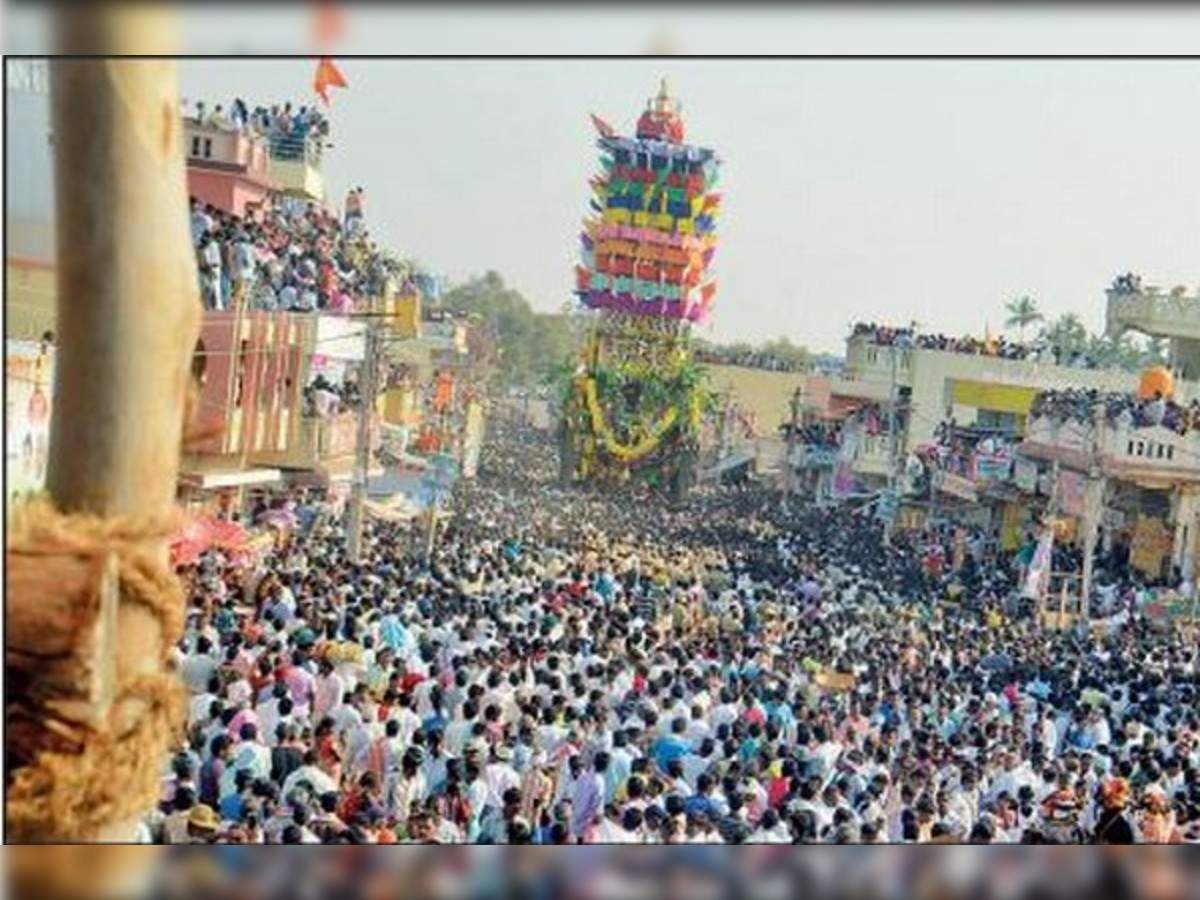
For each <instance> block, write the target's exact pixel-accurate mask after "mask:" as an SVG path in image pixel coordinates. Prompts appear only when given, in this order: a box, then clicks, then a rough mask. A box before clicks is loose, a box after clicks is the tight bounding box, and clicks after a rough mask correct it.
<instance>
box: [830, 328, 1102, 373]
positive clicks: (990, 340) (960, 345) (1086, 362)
mask: <svg viewBox="0 0 1200 900" xmlns="http://www.w3.org/2000/svg"><path fill="white" fill-rule="evenodd" d="M851 334H852V336H854V337H866V338H867V339H868V340H870V341H871V343H873V344H876V345H878V346H881V347H892V346H895V347H903V348H910V349H913V348H915V349H918V350H940V351H942V352H944V353H966V354H970V355H972V356H994V357H997V358H999V359H1027V360H1032V361H1035V362H1043V363H1053V364H1054V365H1063V366H1069V367H1072V368H1084V369H1095V368H1103V365H1104V364H1103V362H1102V361H1101V360H1099V359H1097V358H1096V357H1095V356H1093V355H1092V354H1089V353H1087V352H1086V351H1083V350H1069V349H1066V348H1064V347H1061V346H1059V345H1058V344H1055V343H1052V342H1050V341H1047V340H1045V339H1039V340H1037V341H1033V342H1024V343H1022V342H1020V341H1013V340H1009V339H1008V338H1006V337H1004V335H995V336H991V337H977V336H975V335H971V334H967V335H958V336H952V335H948V334H941V333H932V332H921V331H917V330H916V329H914V328H911V327H894V326H889V325H876V324H875V323H873V322H857V323H855V325H854V327H853V329H852V331H851Z"/></svg>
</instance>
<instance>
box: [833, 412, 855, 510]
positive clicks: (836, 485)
mask: <svg viewBox="0 0 1200 900" xmlns="http://www.w3.org/2000/svg"><path fill="white" fill-rule="evenodd" d="M857 451H858V427H857V426H851V427H849V428H846V429H845V430H843V431H842V443H841V445H840V446H839V447H838V455H837V462H836V463H835V464H834V468H833V490H832V494H833V496H834V497H835V498H837V499H841V498H843V497H848V496H849V495H850V494H853V493H854V489H855V487H856V485H857V482H856V479H855V477H854V454H855V453H856V452H857Z"/></svg>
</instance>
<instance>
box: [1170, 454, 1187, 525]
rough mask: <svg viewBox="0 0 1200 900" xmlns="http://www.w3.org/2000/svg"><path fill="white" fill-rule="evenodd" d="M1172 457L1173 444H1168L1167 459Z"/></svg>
mask: <svg viewBox="0 0 1200 900" xmlns="http://www.w3.org/2000/svg"><path fill="white" fill-rule="evenodd" d="M1174 458H1175V445H1174V444H1171V445H1170V446H1168V447H1167V459H1174ZM1184 546H1187V543H1186V542H1184Z"/></svg>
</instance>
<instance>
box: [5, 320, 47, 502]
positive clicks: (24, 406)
mask: <svg viewBox="0 0 1200 900" xmlns="http://www.w3.org/2000/svg"><path fill="white" fill-rule="evenodd" d="M53 391H54V348H53V347H52V346H49V345H42V344H39V343H37V342H35V341H5V342H4V424H5V431H4V469H5V473H4V474H5V483H6V485H7V488H6V491H5V498H6V499H8V498H11V497H12V496H13V495H15V494H19V493H22V492H24V491H36V490H40V489H41V488H42V485H43V484H44V483H45V480H46V463H47V461H48V459H49V449H50V411H51V409H52V408H53Z"/></svg>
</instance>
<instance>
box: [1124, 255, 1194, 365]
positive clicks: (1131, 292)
mask: <svg viewBox="0 0 1200 900" xmlns="http://www.w3.org/2000/svg"><path fill="white" fill-rule="evenodd" d="M1107 299H1108V305H1107V308H1106V317H1105V325H1106V330H1107V332H1108V334H1109V336H1111V337H1118V336H1119V335H1121V334H1124V333H1125V332H1127V331H1135V332H1139V333H1141V334H1144V335H1149V336H1150V337H1156V338H1165V339H1166V340H1167V345H1168V351H1169V361H1170V366H1171V368H1172V369H1174V370H1175V371H1176V372H1178V373H1179V374H1181V375H1182V376H1183V377H1184V378H1186V379H1187V380H1189V381H1200V288H1198V289H1196V290H1193V291H1192V292H1191V293H1188V290H1187V288H1186V287H1184V286H1183V285H1176V286H1175V287H1173V288H1171V290H1169V291H1164V290H1163V289H1162V288H1159V287H1156V286H1153V285H1143V284H1142V281H1141V278H1139V277H1137V276H1135V275H1122V276H1120V277H1119V278H1117V279H1116V280H1115V281H1114V282H1113V284H1112V285H1111V286H1110V287H1109V289H1108V292H1107Z"/></svg>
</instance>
